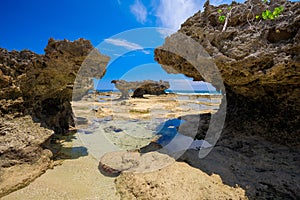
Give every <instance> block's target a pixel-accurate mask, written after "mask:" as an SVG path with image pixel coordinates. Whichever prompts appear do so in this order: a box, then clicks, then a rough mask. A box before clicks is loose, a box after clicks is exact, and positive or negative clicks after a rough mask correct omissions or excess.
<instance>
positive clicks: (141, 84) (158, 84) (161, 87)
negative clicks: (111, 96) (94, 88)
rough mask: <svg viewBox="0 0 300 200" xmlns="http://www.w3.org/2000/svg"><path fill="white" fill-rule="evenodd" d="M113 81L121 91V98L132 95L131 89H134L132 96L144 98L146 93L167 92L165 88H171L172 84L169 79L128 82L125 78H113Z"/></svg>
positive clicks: (158, 93)
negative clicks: (130, 93)
mask: <svg viewBox="0 0 300 200" xmlns="http://www.w3.org/2000/svg"><path fill="white" fill-rule="evenodd" d="M111 83H113V84H115V87H116V88H117V89H118V90H120V91H121V93H122V94H121V99H127V98H129V97H130V95H129V91H130V90H133V95H132V97H134V98H136V97H137V98H143V97H144V96H143V95H144V94H150V95H161V94H166V92H165V90H166V89H168V88H170V84H169V82H167V81H151V80H146V81H135V82H127V81H124V80H112V81H111Z"/></svg>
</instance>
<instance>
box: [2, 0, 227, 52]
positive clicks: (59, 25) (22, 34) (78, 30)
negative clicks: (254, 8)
mask: <svg viewBox="0 0 300 200" xmlns="http://www.w3.org/2000/svg"><path fill="white" fill-rule="evenodd" d="M223 2H226V1H222V0H211V3H212V4H220V3H223ZM203 3H204V1H203V0H85V1H83V0H51V1H47V0H1V3H0V18H1V29H0V47H4V48H7V49H9V50H12V49H16V50H22V49H30V50H32V51H34V52H37V53H43V49H44V48H45V46H46V44H47V41H48V39H49V38H50V37H53V38H55V39H64V38H66V39H69V40H75V39H78V38H81V37H82V38H86V39H88V40H91V42H92V44H93V45H94V46H96V45H97V44H99V43H100V42H101V41H103V40H104V39H105V38H109V37H111V36H112V35H115V34H118V33H120V32H123V31H126V30H129V29H133V28H140V27H149V26H150V27H166V28H170V29H177V28H179V26H180V24H181V23H182V22H183V21H184V20H185V19H186V18H187V17H189V16H191V15H193V14H194V13H195V12H197V11H198V10H199V9H201V8H202V6H203Z"/></svg>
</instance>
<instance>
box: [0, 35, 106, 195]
mask: <svg viewBox="0 0 300 200" xmlns="http://www.w3.org/2000/svg"><path fill="white" fill-rule="evenodd" d="M92 50H93V46H92V45H91V43H90V42H89V41H87V40H84V39H79V40H76V41H74V42H70V41H68V40H63V41H55V40H54V39H50V40H49V42H48V45H47V47H46V48H45V55H38V54H35V53H33V52H31V51H28V50H23V51H20V52H18V51H11V52H9V51H7V50H5V49H0V88H1V90H0V141H1V142H0V144H1V148H0V157H1V162H0V168H1V174H0V175H1V177H0V180H1V187H0V197H1V196H2V195H3V194H6V193H7V192H9V191H12V190H15V189H17V188H18V187H20V186H22V185H24V184H26V183H28V182H30V181H31V180H33V179H34V178H36V177H37V176H39V175H40V174H41V173H42V172H43V171H45V170H46V169H47V167H49V165H50V163H51V161H50V159H49V158H50V157H51V156H52V153H51V152H49V150H44V149H45V147H43V145H44V144H45V143H46V141H47V140H48V139H49V138H50V136H51V135H52V134H53V133H57V134H65V133H67V132H68V129H69V127H70V126H73V125H74V120H73V118H72V110H71V104H70V101H71V99H72V91H73V90H72V89H73V83H74V81H75V78H76V74H77V72H78V70H79V69H80V67H81V66H82V63H83V65H84V64H86V65H89V66H90V70H91V71H95V68H96V69H97V70H98V72H99V73H98V75H99V77H102V76H103V75H104V73H105V66H106V63H107V61H108V59H109V58H108V57H106V56H103V55H101V54H100V53H99V52H98V51H93V56H92V57H91V56H89V58H90V59H86V60H85V58H86V57H87V56H88V55H89V53H90V52H91V51H92ZM84 61H85V62H84ZM84 74H88V71H87V72H86V73H84ZM88 89H89V88H88V87H86V88H83V93H85V92H86V91H87V90H88ZM45 152H46V153H45ZM47 152H48V153H47ZM22 166H23V168H24V169H27V171H26V170H25V171H22V173H21V174H19V175H18V176H19V177H21V178H19V179H12V178H13V177H14V176H10V174H14V172H15V170H19V171H20V168H22ZM41 166H43V167H41ZM7 178H8V179H7Z"/></svg>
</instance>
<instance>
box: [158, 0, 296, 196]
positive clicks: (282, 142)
mask: <svg viewBox="0 0 300 200" xmlns="http://www.w3.org/2000/svg"><path fill="white" fill-rule="evenodd" d="M279 6H282V7H284V10H283V12H282V13H281V14H280V15H279V16H278V17H276V18H275V19H274V20H271V19H267V20H265V19H262V12H264V11H265V10H271V11H273V10H274V9H275V8H276V7H279ZM228 13H229V14H228ZM227 14H228V15H227ZM222 15H224V16H227V17H228V16H229V20H228V21H227V25H226V27H225V28H224V26H225V23H226V22H221V21H220V20H219V17H220V16H222ZM256 16H260V17H256ZM257 18H258V19H257ZM225 21H226V20H225ZM299 25H300V3H299V2H288V1H270V2H269V3H264V2H261V1H255V0H249V1H247V2H245V3H243V4H240V3H232V4H231V5H220V6H217V7H215V6H212V5H209V2H206V4H205V9H204V12H198V13H196V14H195V15H194V16H192V17H191V18H189V19H188V20H187V21H186V22H185V23H183V24H182V26H181V29H180V30H179V31H178V33H175V34H173V35H171V36H170V37H168V38H166V40H165V44H164V45H163V46H162V47H160V48H158V49H156V50H155V59H156V60H157V61H158V62H159V63H160V64H162V66H163V68H164V69H165V70H166V71H167V72H168V73H182V74H185V75H186V76H188V77H192V78H194V80H205V81H207V82H211V83H212V84H213V85H214V86H215V87H216V88H217V89H220V90H222V92H223V93H225V94H226V96H225V97H226V100H227V101H226V103H227V107H226V121H225V126H224V129H223V130H222V134H221V138H220V139H219V141H218V143H217V145H216V146H215V147H214V148H213V150H212V151H211V152H210V154H209V155H208V156H207V157H205V158H203V159H199V152H195V151H190V150H188V151H187V152H186V154H185V155H183V156H182V157H181V159H182V160H183V161H186V162H188V163H189V164H191V165H192V166H194V167H197V168H199V169H201V170H203V171H205V172H207V173H209V174H210V173H216V174H219V175H220V176H221V177H222V179H223V181H224V183H226V184H229V185H231V186H233V185H234V184H239V185H240V186H241V187H242V188H243V189H245V190H246V194H247V196H248V197H249V198H250V199H299V197H300V193H299V186H298V185H299V184H297V183H298V182H299V178H300V177H299V176H298V175H297V174H299V167H298V165H299V164H297V163H299V156H297V155H299V152H300V149H299V144H300V134H299V125H298V123H299V114H298V113H299V111H300V110H299V108H300V106H299V105H300V102H299V78H300V71H299V69H300V57H299V55H300V54H299V52H300V29H299V27H300V26H299ZM181 35H184V36H185V37H186V38H190V39H191V40H192V41H193V42H195V43H197V44H198V45H199V46H201V48H198V49H195V48H191V47H190V46H192V45H193V44H191V45H183V44H184V42H189V39H186V41H184V39H185V38H184V37H181ZM179 38H184V39H181V40H179ZM188 44H189V43H188ZM183 47H184V48H183ZM179 51H183V52H186V54H189V55H191V56H190V57H188V58H190V60H187V59H186V58H184V57H183V56H181V55H180V54H178V53H176V52H179ZM183 54H184V53H183ZM197 63H198V64H199V65H200V66H197ZM212 63H213V64H212ZM214 66H215V67H217V68H218V71H219V73H220V75H221V77H222V80H223V84H224V87H223V88H222V83H221V82H220V80H219V79H217V78H216V77H217V75H216V73H215V71H214V70H212V68H213V67H214ZM205 71H206V72H208V73H206V74H205V73H204V74H201V73H203V72H205ZM224 103H225V101H223V104H222V105H223V107H225V106H224ZM222 105H221V108H222ZM216 114H220V112H217V113H216ZM216 114H215V115H216ZM212 116H214V115H212ZM209 118H210V117H209ZM187 120H188V119H187ZM206 121H208V122H209V119H207V120H206ZM210 121H211V120H210ZM191 122H193V121H191ZM193 124H195V123H190V122H187V123H186V125H187V126H185V127H182V131H181V132H182V133H183V134H189V133H190V132H193V131H194V132H195V130H196V131H197V133H198V134H197V137H199V138H203V137H205V131H206V130H204V129H202V127H200V126H199V127H197V126H196V125H193ZM206 124H207V122H205V124H204V125H205V126H206ZM200 125H201V123H200ZM203 131H204V132H203Z"/></svg>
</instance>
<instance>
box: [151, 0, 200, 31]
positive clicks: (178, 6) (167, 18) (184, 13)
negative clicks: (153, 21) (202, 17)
mask: <svg viewBox="0 0 300 200" xmlns="http://www.w3.org/2000/svg"><path fill="white" fill-rule="evenodd" d="M155 2H156V8H155V15H156V17H157V18H158V20H159V25H160V26H163V27H166V28H170V29H172V30H174V31H176V30H178V29H179V28H180V25H181V24H182V23H183V22H184V21H185V20H186V19H187V18H188V17H191V16H192V15H193V14H195V13H196V12H197V11H198V10H200V9H201V8H202V6H203V3H204V1H203V0H156V1H155Z"/></svg>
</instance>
